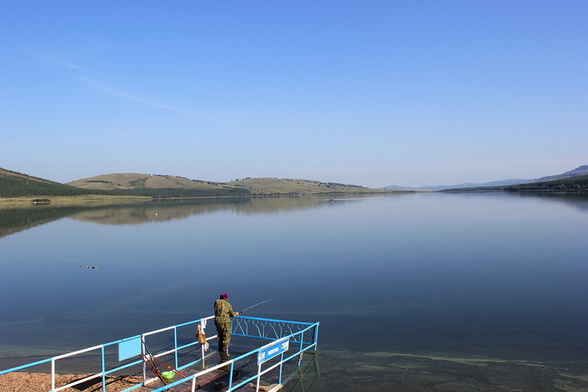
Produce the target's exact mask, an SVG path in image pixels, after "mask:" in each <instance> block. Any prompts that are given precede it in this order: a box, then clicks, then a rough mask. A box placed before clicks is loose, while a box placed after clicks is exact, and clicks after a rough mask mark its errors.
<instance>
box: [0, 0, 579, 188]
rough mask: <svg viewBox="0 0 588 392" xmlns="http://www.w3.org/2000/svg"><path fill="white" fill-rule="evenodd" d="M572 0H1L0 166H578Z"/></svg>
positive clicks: (366, 170) (465, 176) (333, 177)
mask: <svg viewBox="0 0 588 392" xmlns="http://www.w3.org/2000/svg"><path fill="white" fill-rule="evenodd" d="M587 20H588V1H586V0H552V1H545V0H529V1H527V0H485V1H480V0H402V1H394V0H386V1H380V0H356V1H349V0H336V1H335V0H321V1H317V0H312V1H307V0H291V1H285V0H265V1H262V0H248V1H243V0H223V1H216V0H215V1H213V0H210V1H200V0H168V1H163V0H157V1H154V0H141V1H138V0H127V1H118V0H117V1H112V0H85V1H81V0H75V1H73V0H71V1H65V0H52V1H42V0H0V167H2V168H5V169H9V170H13V171H17V172H20V173H26V174H30V175H33V176H36V177H41V178H46V179H50V180H54V181H59V182H64V183H66V182H70V181H74V180H78V179H82V178H88V177H92V176H97V175H101V174H109V173H146V174H166V175H175V176H181V177H186V178H190V179H196V180H206V181H216V182H226V181H231V180H234V179H238V178H244V177H276V178H296V179H307V180H318V181H324V182H338V183H345V184H355V185H362V186H368V187H383V186H387V185H393V184H394V185H404V186H422V185H438V184H459V183H463V182H475V183H481V182H487V181H494V180H502V179H511V178H520V179H532V178H538V177H541V176H547V175H553V174H559V173H563V172H565V171H568V170H572V169H574V168H576V167H578V166H580V165H585V164H588V24H587V23H586V21H587Z"/></svg>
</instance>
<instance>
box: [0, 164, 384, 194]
mask: <svg viewBox="0 0 588 392" xmlns="http://www.w3.org/2000/svg"><path fill="white" fill-rule="evenodd" d="M391 192H394V191H391V190H386V189H373V188H365V187H361V186H358V185H347V184H338V183H332V182H320V181H309V180H297V179H278V178H246V179H241V180H236V181H231V182H226V183H218V182H210V181H201V180H190V179H187V178H184V177H176V176H169V175H151V174H138V173H114V174H105V175H100V176H95V177H90V178H85V179H81V180H77V181H72V182H70V183H68V184H61V183H58V182H54V181H49V180H45V179H42V178H35V177H32V176H28V175H26V174H21V173H17V172H13V171H10V170H6V169H0V198H10V197H26V196H78V195H109V196H149V197H157V198H179V197H217V196H251V195H342V194H374V193H391Z"/></svg>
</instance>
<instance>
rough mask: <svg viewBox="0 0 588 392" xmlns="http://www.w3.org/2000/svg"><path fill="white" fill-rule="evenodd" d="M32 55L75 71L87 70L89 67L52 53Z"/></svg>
mask: <svg viewBox="0 0 588 392" xmlns="http://www.w3.org/2000/svg"><path fill="white" fill-rule="evenodd" d="M32 56H34V57H37V58H39V59H41V60H45V61H47V62H50V63H53V64H54V65H57V66H59V67H62V68H68V69H73V70H75V71H87V69H86V68H84V67H82V66H81V65H78V64H74V63H72V62H70V61H67V60H64V59H62V58H60V57H56V56H51V55H42V54H34V55H32Z"/></svg>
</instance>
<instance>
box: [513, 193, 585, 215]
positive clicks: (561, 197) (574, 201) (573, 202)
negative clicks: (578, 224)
mask: <svg viewBox="0 0 588 392" xmlns="http://www.w3.org/2000/svg"><path fill="white" fill-rule="evenodd" d="M518 196H521V197H539V198H544V199H549V201H558V202H562V203H565V204H567V205H569V206H571V207H575V208H577V209H578V210H580V211H582V212H588V195H587V194H585V193H571V192H570V193H563V192H562V193H554V192H520V193H518Z"/></svg>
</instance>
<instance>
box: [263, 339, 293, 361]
mask: <svg viewBox="0 0 588 392" xmlns="http://www.w3.org/2000/svg"><path fill="white" fill-rule="evenodd" d="M289 347H290V338H283V339H280V340H277V341H275V342H272V343H270V344H268V345H265V346H263V347H262V348H260V349H259V352H258V353H257V365H261V364H262V363H264V362H265V361H269V360H270V359H272V358H273V357H275V356H276V355H280V354H281V353H283V352H285V351H288V348H289Z"/></svg>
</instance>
